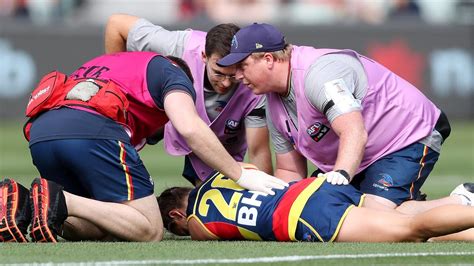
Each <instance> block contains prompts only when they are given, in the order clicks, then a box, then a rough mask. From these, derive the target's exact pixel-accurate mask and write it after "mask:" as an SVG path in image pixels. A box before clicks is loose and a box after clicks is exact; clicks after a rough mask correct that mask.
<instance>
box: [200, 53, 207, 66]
mask: <svg viewBox="0 0 474 266" xmlns="http://www.w3.org/2000/svg"><path fill="white" fill-rule="evenodd" d="M201 59H202V62H204V63H206V62H207V55H206V53H205V52H204V51H202V52H201Z"/></svg>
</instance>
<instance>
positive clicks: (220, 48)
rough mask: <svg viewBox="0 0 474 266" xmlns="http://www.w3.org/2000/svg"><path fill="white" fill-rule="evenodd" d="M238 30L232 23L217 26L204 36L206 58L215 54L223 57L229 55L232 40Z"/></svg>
mask: <svg viewBox="0 0 474 266" xmlns="http://www.w3.org/2000/svg"><path fill="white" fill-rule="evenodd" d="M239 30H240V27H239V26H237V25H235V24H233V23H225V24H219V25H217V26H215V27H213V28H212V29H210V30H209V32H207V35H206V48H205V52H206V56H208V57H209V56H211V55H212V54H217V55H218V56H220V57H224V56H226V55H228V54H229V53H230V46H231V43H232V38H233V37H234V34H236V33H237V32H238V31H239Z"/></svg>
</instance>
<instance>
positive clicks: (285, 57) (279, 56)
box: [250, 44, 293, 62]
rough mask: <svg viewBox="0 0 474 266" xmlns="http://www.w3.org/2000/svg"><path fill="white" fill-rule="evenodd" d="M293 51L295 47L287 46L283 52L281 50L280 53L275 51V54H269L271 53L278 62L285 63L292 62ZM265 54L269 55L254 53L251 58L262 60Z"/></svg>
mask: <svg viewBox="0 0 474 266" xmlns="http://www.w3.org/2000/svg"><path fill="white" fill-rule="evenodd" d="M292 49H293V45H291V44H286V45H285V48H283V50H279V51H275V52H269V53H271V54H272V55H273V57H274V58H275V59H276V60H277V61H284V62H285V61H289V60H290V57H291V50H292ZM265 53H268V52H258V53H252V54H251V55H250V56H251V57H252V58H253V59H259V58H262V57H263V55H264V54H265Z"/></svg>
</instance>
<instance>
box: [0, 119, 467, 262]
mask: <svg viewBox="0 0 474 266" xmlns="http://www.w3.org/2000/svg"><path fill="white" fill-rule="evenodd" d="M452 126H453V132H452V135H451V137H450V138H449V139H448V140H447V142H446V143H445V145H444V146H443V151H442V155H441V157H440V161H439V162H438V164H437V166H436V167H435V169H434V171H433V172H432V175H431V176H430V178H429V179H428V181H427V182H426V184H425V185H424V187H423V191H424V192H425V193H427V194H428V197H429V198H431V199H433V198H439V197H442V196H444V195H447V194H449V192H450V191H451V190H452V189H453V188H454V187H455V186H456V185H458V184H460V183H462V182H467V181H470V182H474V123H472V122H471V123H466V122H456V123H453V124H452ZM21 127H22V122H18V121H14V122H13V121H10V122H5V121H3V122H0V177H13V178H15V179H16V180H18V181H19V182H20V183H22V184H24V185H25V186H29V183H30V182H31V180H32V179H33V178H34V177H36V176H37V175H38V174H37V172H36V169H35V168H34V166H33V165H32V163H31V157H30V155H29V150H28V145H27V142H26V141H25V140H24V139H23V135H22V133H21ZM141 156H142V159H143V161H144V163H145V165H146V166H147V168H148V170H149V171H150V173H151V175H152V176H153V178H154V180H155V187H156V193H159V192H161V191H162V190H163V189H164V188H166V187H170V186H176V185H188V183H187V181H185V180H184V179H183V178H181V177H180V173H181V167H182V164H181V159H180V158H175V157H171V156H167V155H166V154H165V153H164V151H163V149H162V147H161V146H160V145H156V146H150V147H147V148H146V149H144V150H143V151H142V152H141ZM473 219H474V217H473ZM473 262H474V244H473V243H465V242H449V243H419V244H415V243H397V244H390V243H387V244H366V243H350V244H349V243H332V244H324V243H272V242H194V241H189V239H188V238H177V237H173V236H171V235H166V237H165V241H163V242H161V243H95V242H78V243H72V242H62V243H60V244H0V264H2V265H3V264H16V265H23V264H31V263H45V264H47V263H49V264H48V265H53V263H54V264H55V263H57V264H68V265H69V264H71V265H72V264H81V265H96V264H97V265H119V264H120V265H143V264H155V265H156V264H206V265H215V264H242V263H246V264H247V263H250V264H261V263H271V264H272V265H274V264H276V265H290V264H291V265H307V264H321V263H324V264H329V265H340V264H351V265H372V264H398V265H408V264H425V265H428V264H429V265H432V264H457V265H459V264H463V265H468V264H471V265H472V263H473Z"/></svg>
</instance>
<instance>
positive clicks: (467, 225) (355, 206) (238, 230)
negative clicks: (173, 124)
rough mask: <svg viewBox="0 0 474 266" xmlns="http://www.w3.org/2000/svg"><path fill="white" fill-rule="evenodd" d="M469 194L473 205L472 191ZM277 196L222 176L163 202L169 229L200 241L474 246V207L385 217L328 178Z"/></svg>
mask: <svg viewBox="0 0 474 266" xmlns="http://www.w3.org/2000/svg"><path fill="white" fill-rule="evenodd" d="M465 186H466V188H467V189H466V188H464V190H465V191H464V193H465V194H466V195H464V196H466V197H469V198H470V199H471V202H472V200H473V199H474V194H473V193H472V192H471V191H469V187H472V184H466V185H465ZM457 190H459V189H457ZM275 192H276V193H275V195H266V194H263V193H260V192H256V191H249V190H246V189H243V188H242V187H240V186H239V185H237V184H236V183H235V182H234V181H232V180H231V179H229V178H227V177H225V176H224V175H222V174H220V173H215V174H214V175H213V176H212V177H211V178H209V179H208V180H207V181H206V182H204V183H203V184H202V185H201V186H200V187H197V188H194V189H192V188H186V187H173V188H169V189H167V190H165V191H164V192H163V193H162V194H161V195H160V196H159V197H157V200H158V202H159V205H160V209H161V212H162V217H163V221H164V225H165V228H167V229H168V231H170V232H172V233H174V234H176V235H191V238H192V239H194V240H264V241H319V242H332V241H334V242H422V241H427V240H430V241H432V240H433V241H434V240H466V241H474V229H473V227H474V219H473V217H474V207H473V206H462V205H446V206H441V207H436V208H433V209H431V210H428V211H426V212H423V213H420V214H416V215H408V214H403V213H400V212H398V211H396V210H380V209H377V204H378V203H377V202H370V201H371V200H370V198H366V197H365V195H364V194H363V193H361V192H360V191H358V190H356V189H355V188H354V187H352V186H351V185H348V186H334V185H331V184H330V183H328V182H325V178H307V179H303V180H301V181H298V182H294V183H291V184H290V186H289V187H287V188H284V189H282V190H275ZM471 204H472V203H471ZM368 206H370V207H368Z"/></svg>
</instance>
